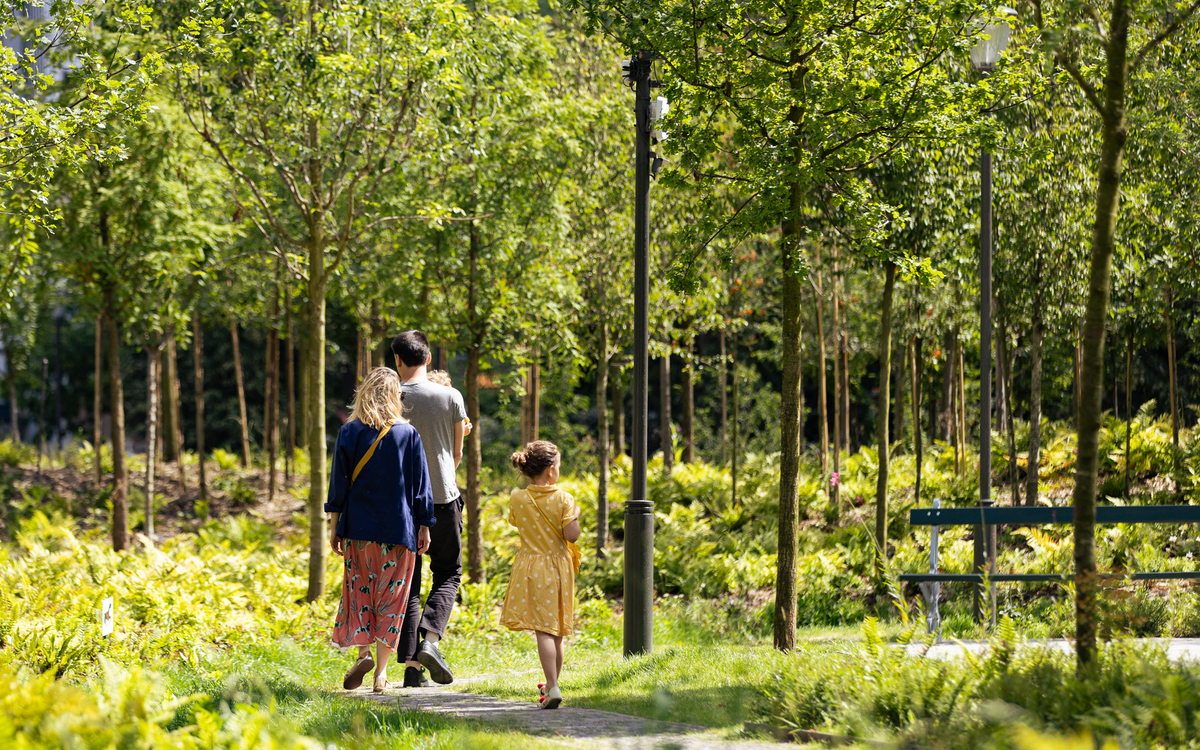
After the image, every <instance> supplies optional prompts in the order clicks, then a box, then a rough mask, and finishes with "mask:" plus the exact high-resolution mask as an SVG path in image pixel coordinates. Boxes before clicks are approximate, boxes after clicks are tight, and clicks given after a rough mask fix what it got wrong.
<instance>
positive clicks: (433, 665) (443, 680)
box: [417, 641, 454, 685]
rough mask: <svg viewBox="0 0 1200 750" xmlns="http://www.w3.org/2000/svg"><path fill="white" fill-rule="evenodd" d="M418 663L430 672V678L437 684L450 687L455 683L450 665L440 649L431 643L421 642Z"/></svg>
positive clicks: (418, 650) (418, 649) (418, 648)
mask: <svg viewBox="0 0 1200 750" xmlns="http://www.w3.org/2000/svg"><path fill="white" fill-rule="evenodd" d="M417 661H418V662H420V664H421V666H422V667H425V668H426V669H428V670H429V676H430V677H432V678H433V681H434V682H436V683H437V684H439V685H449V684H450V683H452V682H454V675H453V674H451V672H450V665H449V664H447V663H446V660H445V659H444V658H442V652H441V651H439V650H438V647H437V646H435V645H434V644H432V643H430V642H429V641H421V645H420V646H417Z"/></svg>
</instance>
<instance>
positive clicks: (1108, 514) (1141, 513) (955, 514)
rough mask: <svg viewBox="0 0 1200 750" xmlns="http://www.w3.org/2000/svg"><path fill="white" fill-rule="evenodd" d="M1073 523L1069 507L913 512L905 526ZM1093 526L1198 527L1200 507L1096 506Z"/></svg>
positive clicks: (974, 508) (921, 510)
mask: <svg viewBox="0 0 1200 750" xmlns="http://www.w3.org/2000/svg"><path fill="white" fill-rule="evenodd" d="M1074 521H1075V507H1074V506H1071V505H1064V506H1060V507H1056V508H1055V507H1050V508H1048V507H1044V506H1032V507H1028V508H1026V507H1011V506H1005V507H1000V506H997V505H989V506H984V507H973V508H913V509H912V510H911V511H909V514H908V522H909V523H910V524H912V525H913V526H975V525H978V524H1006V525H1009V526H1042V525H1046V524H1054V523H1068V524H1069V523H1074ZM1096 523H1200V505H1099V506H1097V507H1096Z"/></svg>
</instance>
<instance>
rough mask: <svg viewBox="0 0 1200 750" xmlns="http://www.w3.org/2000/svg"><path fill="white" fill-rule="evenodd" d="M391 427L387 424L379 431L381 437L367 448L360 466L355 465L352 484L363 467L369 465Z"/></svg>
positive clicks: (351, 477) (360, 460)
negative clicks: (368, 462)
mask: <svg viewBox="0 0 1200 750" xmlns="http://www.w3.org/2000/svg"><path fill="white" fill-rule="evenodd" d="M391 429H392V426H391V425H390V424H389V425H385V426H384V428H383V429H382V430H380V431H379V437H377V438H375V442H373V443H371V447H370V448H367V452H366V453H364V454H363V457H362V458H361V459H359V461H358V466H355V467H354V473H353V474H351V475H350V484H354V480H356V479H358V475H359V472H361V471H362V470H363V467H364V466H366V465H367V461H370V460H371V456H374V455H375V449H376V448H378V447H379V444H380V443H381V442H382V441H383V436H384V435H386V434H388V432H389V431H390V430H391Z"/></svg>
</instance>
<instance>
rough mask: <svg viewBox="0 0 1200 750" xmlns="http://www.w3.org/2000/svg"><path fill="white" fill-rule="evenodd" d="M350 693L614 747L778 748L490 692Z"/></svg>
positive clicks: (692, 749)
mask: <svg viewBox="0 0 1200 750" xmlns="http://www.w3.org/2000/svg"><path fill="white" fill-rule="evenodd" d="M350 695H351V696H352V697H355V698H358V699H361V700H369V701H374V702H378V703H395V704H396V705H398V706H399V708H400V709H402V710H406V711H424V712H427V713H434V714H442V715H449V716H453V717H454V718H456V719H462V720H465V721H470V722H473V723H475V725H476V726H479V724H480V723H484V722H487V723H494V724H495V725H497V727H500V726H502V727H503V728H504V729H506V730H512V731H518V732H524V733H526V734H533V735H541V736H545V737H560V738H562V739H571V740H583V741H585V743H586V745H587V746H589V747H595V748H605V749H606V750H607V749H609V748H611V749H612V750H643V749H645V750H649V749H650V748H654V749H656V750H658V749H662V750H668V749H669V750H768V749H770V750H778V748H779V745H778V744H777V743H774V742H755V741H731V740H725V739H722V738H721V737H720V736H719V735H717V734H714V733H711V732H709V731H708V730H707V728H706V727H702V726H697V725H695V724H681V723H678V722H670V721H655V720H653V719H642V718H639V717H637V716H629V715H627V714H618V713H613V712H611V711H599V710H596V709H591V708H574V707H571V706H562V707H561V708H558V709H556V710H554V711H544V710H542V709H540V708H538V706H537V704H536V703H533V702H528V701H514V700H504V699H501V698H493V697H492V696H489V695H477V694H475V693H459V692H455V691H452V690H448V689H446V688H423V689H420V690H411V689H410V690H390V691H388V692H386V693H382V694H379V695H376V694H374V693H372V692H370V691H369V690H366V689H364V690H362V691H356V692H354V693H351V694H350Z"/></svg>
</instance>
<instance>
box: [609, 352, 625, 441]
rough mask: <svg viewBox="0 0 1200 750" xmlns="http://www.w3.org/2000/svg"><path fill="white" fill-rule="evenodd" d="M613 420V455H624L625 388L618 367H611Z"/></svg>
mask: <svg viewBox="0 0 1200 750" xmlns="http://www.w3.org/2000/svg"><path fill="white" fill-rule="evenodd" d="M612 383H613V405H612V410H613V422H615V425H614V426H615V427H616V437H615V438H614V439H613V450H614V453H615V455H617V456H623V455H625V388H624V386H623V385H622V382H621V370H620V368H615V367H614V369H613V372H612Z"/></svg>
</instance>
